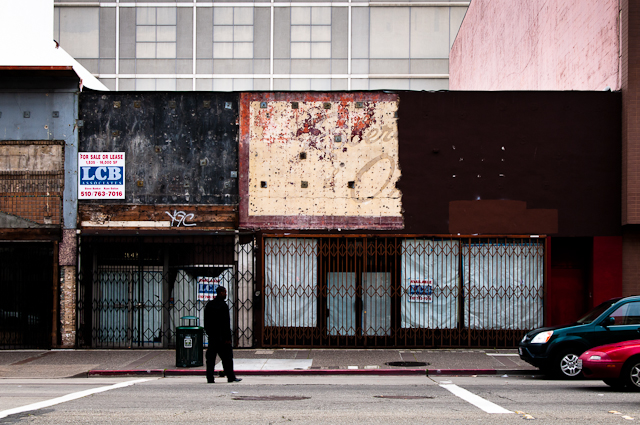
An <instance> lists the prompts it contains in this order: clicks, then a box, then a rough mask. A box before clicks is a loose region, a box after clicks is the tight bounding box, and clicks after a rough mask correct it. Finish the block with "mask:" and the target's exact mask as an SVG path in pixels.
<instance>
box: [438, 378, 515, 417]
mask: <svg viewBox="0 0 640 425" xmlns="http://www.w3.org/2000/svg"><path fill="white" fill-rule="evenodd" d="M440 386H441V387H442V388H444V389H445V390H448V391H449V392H451V393H452V394H453V395H455V396H458V397H460V398H461V399H463V400H464V401H466V402H469V403H471V404H473V405H474V406H476V407H478V408H480V409H482V410H484V411H485V412H487V413H513V412H512V411H510V410H507V409H504V408H502V407H500V406H498V405H497V404H495V403H491V402H490V401H488V400H485V399H484V398H482V397H480V396H477V395H475V394H473V393H472V392H469V391H467V390H465V389H464V388H460V387H459V386H457V385H455V384H440Z"/></svg>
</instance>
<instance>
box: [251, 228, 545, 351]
mask: <svg viewBox="0 0 640 425" xmlns="http://www.w3.org/2000/svg"><path fill="white" fill-rule="evenodd" d="M544 247H545V239H544V238H429V237H425V238H418V237H416V238H407V237H362V236H353V237H349V236H347V237H326V236H325V237H310V236H303V237H300V235H298V236H295V237H294V236H291V237H265V238H264V240H263V257H262V259H263V267H262V272H263V276H262V289H263V290H262V293H263V300H262V306H263V311H262V313H261V314H262V317H263V324H264V326H263V329H262V332H261V334H262V338H261V340H262V345H263V346H265V347H294V346H305V347H513V346H516V345H517V344H518V342H519V340H520V339H521V338H522V335H523V334H524V333H525V332H527V331H528V330H530V329H533V328H536V327H539V326H542V323H543V301H544V282H545V278H544V261H545V255H544V252H545V249H544ZM256 314H257V313H256Z"/></svg>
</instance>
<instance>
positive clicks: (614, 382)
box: [602, 378, 624, 388]
mask: <svg viewBox="0 0 640 425" xmlns="http://www.w3.org/2000/svg"><path fill="white" fill-rule="evenodd" d="M602 382H604V383H605V384H607V385H608V386H610V387H611V388H622V387H624V382H622V380H620V379H615V378H611V379H603V380H602Z"/></svg>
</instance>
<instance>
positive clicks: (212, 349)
mask: <svg viewBox="0 0 640 425" xmlns="http://www.w3.org/2000/svg"><path fill="white" fill-rule="evenodd" d="M216 354H217V355H218V356H220V360H222V368H223V369H224V374H225V376H226V377H227V380H228V381H233V380H234V379H236V374H235V372H234V371H233V349H232V348H231V344H216V345H213V344H209V348H207V382H213V380H214V377H213V369H214V367H215V365H216Z"/></svg>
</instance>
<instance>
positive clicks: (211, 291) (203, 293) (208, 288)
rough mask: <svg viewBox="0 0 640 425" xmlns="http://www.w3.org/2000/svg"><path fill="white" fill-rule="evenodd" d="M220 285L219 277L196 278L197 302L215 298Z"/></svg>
mask: <svg viewBox="0 0 640 425" xmlns="http://www.w3.org/2000/svg"><path fill="white" fill-rule="evenodd" d="M218 285H220V278H219V277H208V276H198V300H200V301H211V300H212V299H214V298H215V297H216V290H217V289H218Z"/></svg>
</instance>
